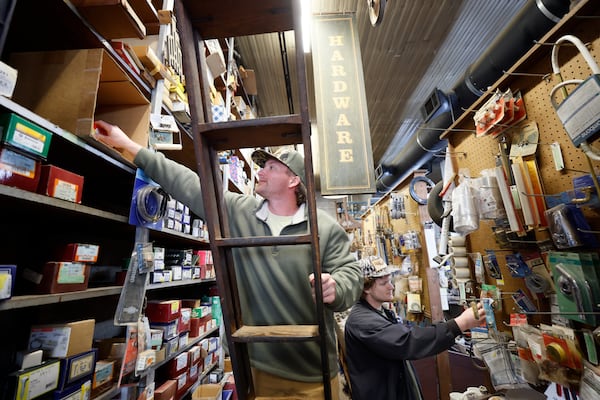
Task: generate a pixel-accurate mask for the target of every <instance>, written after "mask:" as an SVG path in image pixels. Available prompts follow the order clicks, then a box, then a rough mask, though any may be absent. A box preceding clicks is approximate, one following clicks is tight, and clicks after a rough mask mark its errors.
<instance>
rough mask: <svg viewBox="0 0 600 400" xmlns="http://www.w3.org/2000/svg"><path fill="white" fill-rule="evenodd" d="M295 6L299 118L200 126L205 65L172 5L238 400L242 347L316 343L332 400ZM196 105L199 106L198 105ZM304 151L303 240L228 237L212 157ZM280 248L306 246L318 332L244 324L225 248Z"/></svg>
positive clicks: (180, 11) (244, 379)
mask: <svg viewBox="0 0 600 400" xmlns="http://www.w3.org/2000/svg"><path fill="white" fill-rule="evenodd" d="M293 3H294V5H293V7H294V26H295V27H296V28H297V29H295V30H294V34H295V42H296V44H297V45H296V71H297V75H298V76H297V79H298V88H299V93H298V95H299V100H300V101H299V103H300V114H299V115H289V116H279V117H269V118H258V119H256V120H242V121H230V122H221V123H210V122H209V123H207V122H206V121H207V120H209V118H210V112H208V113H207V112H205V110H210V103H209V101H208V96H204V95H203V93H208V91H207V90H206V89H207V88H206V87H204V82H205V81H204V80H203V77H202V76H201V74H200V72H199V71H198V66H203V65H204V66H205V65H206V62H205V59H204V51H203V48H202V47H201V45H202V41H201V40H202V39H201V38H200V37H199V35H198V34H197V32H196V31H194V29H193V27H192V23H191V21H190V16H189V15H188V13H187V10H186V9H185V7H184V5H183V4H182V3H181V0H176V3H175V13H176V16H177V27H178V30H179V34H180V37H181V43H182V53H183V66H184V71H185V74H186V83H187V85H186V86H187V87H186V89H187V92H188V100H189V105H190V110H191V119H192V134H193V140H194V151H195V156H196V165H197V170H198V174H199V176H200V181H201V183H202V189H203V190H202V196H203V201H204V207H205V215H206V219H207V227H208V230H209V235H210V247H211V251H212V253H213V263H214V265H215V269H216V275H217V286H218V288H219V292H220V296H221V299H222V300H223V301H222V302H223V304H222V311H223V323H224V328H225V333H226V336H227V342H228V345H229V352H230V356H231V361H232V368H233V372H234V376H235V382H236V387H237V392H238V397H239V398H240V399H241V400H245V399H254V398H255V397H256V396H255V392H254V387H253V383H252V375H251V369H250V360H249V356H248V348H247V344H248V343H250V342H259V341H260V342H281V341H306V340H315V341H319V344H320V350H321V368H322V374H323V386H324V394H325V399H327V400H329V399H331V398H332V395H331V376H330V373H329V357H328V352H327V345H326V340H327V332H326V326H325V314H324V304H323V293H322V286H321V272H322V269H321V260H320V250H319V241H318V225H317V212H316V198H315V197H314V196H311V195H310V194H314V193H315V183H314V175H313V174H312V171H313V167H312V166H313V161H312V148H311V140H310V119H309V113H308V94H307V82H306V73H305V71H306V65H305V59H304V54H303V50H302V46H301V45H300V44H301V43H302V33H301V29H299V27H300V26H301V24H300V15H301V12H300V3H299V2H298V1H294V2H293ZM202 99H203V100H204V101H202ZM299 143H301V144H303V147H304V160H305V170H306V182H305V183H306V189H307V193H308V195H307V199H306V202H307V208H308V223H309V227H310V229H309V231H310V232H309V234H308V235H297V236H278V237H252V238H231V237H229V236H230V235H229V228H228V216H227V215H226V213H225V206H224V194H223V189H222V188H223V186H222V185H223V182H222V179H221V174H220V170H219V164H218V158H217V155H216V152H217V151H219V150H230V149H236V148H252V147H264V146H280V145H287V144H299ZM287 244H310V245H311V246H312V263H313V272H314V274H315V282H314V285H315V307H316V318H317V325H316V326H315V325H309V326H307V325H302V326H299V325H284V326H282V325H278V326H268V327H256V326H253V327H250V326H244V325H243V318H242V315H241V308H240V304H239V296H238V294H237V282H236V277H235V271H234V265H233V256H232V249H234V248H237V247H245V246H273V245H287Z"/></svg>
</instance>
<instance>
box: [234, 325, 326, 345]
mask: <svg viewBox="0 0 600 400" xmlns="http://www.w3.org/2000/svg"><path fill="white" fill-rule="evenodd" d="M231 337H232V338H233V340H234V341H235V342H289V341H307V340H316V339H318V338H319V326H318V325H264V326H250V325H245V326H242V327H241V328H240V329H238V330H237V331H235V332H234V333H232V335H231Z"/></svg>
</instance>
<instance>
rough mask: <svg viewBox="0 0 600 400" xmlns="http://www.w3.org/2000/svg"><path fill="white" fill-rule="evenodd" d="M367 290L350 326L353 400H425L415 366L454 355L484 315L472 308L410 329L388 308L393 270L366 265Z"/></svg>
mask: <svg viewBox="0 0 600 400" xmlns="http://www.w3.org/2000/svg"><path fill="white" fill-rule="evenodd" d="M361 268H362V271H363V277H364V287H363V292H362V295H361V298H360V300H359V301H358V302H357V303H356V304H355V305H354V306H353V307H352V310H351V311H350V315H349V316H348V319H347V320H346V324H345V335H344V336H345V348H346V351H345V356H346V365H347V368H348V374H349V376H350V389H351V391H352V399H353V400H374V399H377V400H397V399H402V400H421V399H423V395H422V393H421V387H420V385H419V381H418V379H417V376H416V374H415V372H414V370H413V367H412V364H411V363H410V360H417V359H421V358H425V357H430V356H433V355H435V354H438V353H441V352H443V351H445V350H447V349H449V348H450V347H451V346H452V345H453V344H454V340H455V338H456V337H457V336H459V335H460V334H461V333H462V332H463V331H465V330H468V329H471V328H474V327H476V326H479V325H481V323H482V322H483V321H485V311H484V309H483V306H482V304H481V303H478V304H477V311H476V312H475V311H474V310H473V309H471V308H468V309H466V310H465V311H463V312H462V314H460V315H459V316H458V317H456V318H455V319H452V320H449V321H446V322H439V323H436V324H433V325H431V326H426V327H415V328H411V327H408V326H406V325H404V324H402V323H399V322H398V320H397V318H396V316H395V315H394V313H393V312H392V311H391V310H388V309H386V308H385V307H384V306H383V305H384V303H388V302H391V301H392V300H393V296H394V285H393V283H392V272H393V269H392V268H390V267H389V266H387V265H386V264H385V262H384V261H383V260H382V259H381V258H379V257H375V256H370V257H369V258H366V259H363V260H361Z"/></svg>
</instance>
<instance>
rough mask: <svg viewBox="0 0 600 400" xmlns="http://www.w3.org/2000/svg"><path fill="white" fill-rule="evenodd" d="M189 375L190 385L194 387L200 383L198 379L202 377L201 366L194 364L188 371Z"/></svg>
mask: <svg viewBox="0 0 600 400" xmlns="http://www.w3.org/2000/svg"><path fill="white" fill-rule="evenodd" d="M187 374H188V383H189V384H190V385H193V384H194V383H196V382H197V381H198V377H199V376H200V365H198V364H193V365H190V368H189V369H188V371H187Z"/></svg>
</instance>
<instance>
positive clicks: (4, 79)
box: [0, 61, 18, 99]
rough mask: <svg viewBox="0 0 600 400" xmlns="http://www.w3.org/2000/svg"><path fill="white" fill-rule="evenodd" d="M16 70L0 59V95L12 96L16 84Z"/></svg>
mask: <svg viewBox="0 0 600 400" xmlns="http://www.w3.org/2000/svg"><path fill="white" fill-rule="evenodd" d="M17 76H18V71H17V70H16V69H14V68H12V67H11V66H9V65H7V64H5V63H3V62H2V61H0V95H1V96H5V97H8V98H9V99H10V98H11V97H12V94H13V92H14V90H15V85H16V84H17Z"/></svg>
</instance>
